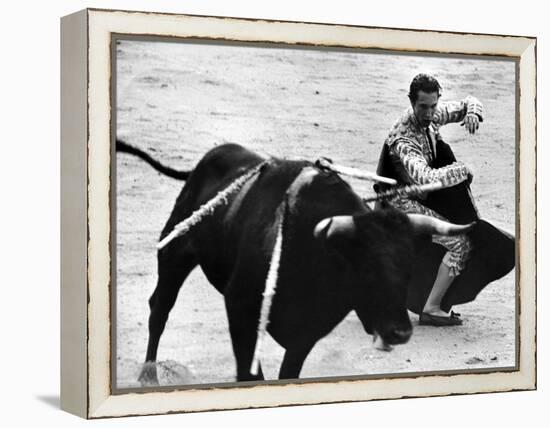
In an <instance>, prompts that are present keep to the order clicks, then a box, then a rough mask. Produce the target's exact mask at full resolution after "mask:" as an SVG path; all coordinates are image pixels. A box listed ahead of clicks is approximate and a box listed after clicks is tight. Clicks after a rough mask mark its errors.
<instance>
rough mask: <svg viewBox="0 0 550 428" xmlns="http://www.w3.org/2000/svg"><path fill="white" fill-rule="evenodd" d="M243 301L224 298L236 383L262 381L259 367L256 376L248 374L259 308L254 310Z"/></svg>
mask: <svg viewBox="0 0 550 428" xmlns="http://www.w3.org/2000/svg"><path fill="white" fill-rule="evenodd" d="M243 300H244V299H242V298H238V297H236V296H231V297H228V296H227V295H226V297H225V306H226V309H227V318H228V321H229V333H230V334H231V343H232V345H233V353H234V354H235V360H236V362H237V381H239V382H240V381H255V380H264V374H263V372H262V367H261V365H260V366H259V368H258V374H257V375H256V376H254V375H253V374H252V373H250V366H251V364H252V358H253V356H254V347H255V346H256V335H257V328H258V317H259V313H260V311H259V307H256V308H254V307H253V306H252V305H249V304H246V303H245V302H244V301H243Z"/></svg>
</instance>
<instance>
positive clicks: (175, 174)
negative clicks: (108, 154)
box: [116, 139, 190, 180]
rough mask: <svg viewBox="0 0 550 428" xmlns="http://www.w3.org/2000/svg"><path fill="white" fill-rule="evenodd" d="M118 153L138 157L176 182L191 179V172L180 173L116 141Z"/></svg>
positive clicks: (120, 141) (128, 145) (136, 149)
mask: <svg viewBox="0 0 550 428" xmlns="http://www.w3.org/2000/svg"><path fill="white" fill-rule="evenodd" d="M116 151H117V152H122V153H129V154H131V155H134V156H137V157H138V158H140V159H142V160H144V161H145V162H147V163H148V164H149V165H151V166H152V167H153V168H155V169H156V170H157V171H158V172H160V173H161V174H164V175H167V176H168V177H171V178H175V179H176V180H187V179H188V178H189V174H190V172H189V171H178V170H177V169H173V168H170V167H169V166H166V165H163V164H162V163H160V162H159V161H158V160H156V159H154V158H152V157H151V156H150V155H149V154H147V153H145V152H144V151H143V150H140V149H138V148H137V147H134V146H131V145H130V144H128V143H125V142H124V141H122V140H119V139H117V140H116Z"/></svg>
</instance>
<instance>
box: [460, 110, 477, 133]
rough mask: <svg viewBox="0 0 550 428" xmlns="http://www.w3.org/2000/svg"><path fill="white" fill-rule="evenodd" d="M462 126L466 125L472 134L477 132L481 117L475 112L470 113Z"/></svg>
mask: <svg viewBox="0 0 550 428" xmlns="http://www.w3.org/2000/svg"><path fill="white" fill-rule="evenodd" d="M460 126H465V127H466V129H467V130H468V132H469V133H470V134H475V132H476V131H477V130H478V129H479V117H478V116H477V114H475V113H468V114H467V115H466V117H465V118H464V120H463V121H462V123H461V124H460Z"/></svg>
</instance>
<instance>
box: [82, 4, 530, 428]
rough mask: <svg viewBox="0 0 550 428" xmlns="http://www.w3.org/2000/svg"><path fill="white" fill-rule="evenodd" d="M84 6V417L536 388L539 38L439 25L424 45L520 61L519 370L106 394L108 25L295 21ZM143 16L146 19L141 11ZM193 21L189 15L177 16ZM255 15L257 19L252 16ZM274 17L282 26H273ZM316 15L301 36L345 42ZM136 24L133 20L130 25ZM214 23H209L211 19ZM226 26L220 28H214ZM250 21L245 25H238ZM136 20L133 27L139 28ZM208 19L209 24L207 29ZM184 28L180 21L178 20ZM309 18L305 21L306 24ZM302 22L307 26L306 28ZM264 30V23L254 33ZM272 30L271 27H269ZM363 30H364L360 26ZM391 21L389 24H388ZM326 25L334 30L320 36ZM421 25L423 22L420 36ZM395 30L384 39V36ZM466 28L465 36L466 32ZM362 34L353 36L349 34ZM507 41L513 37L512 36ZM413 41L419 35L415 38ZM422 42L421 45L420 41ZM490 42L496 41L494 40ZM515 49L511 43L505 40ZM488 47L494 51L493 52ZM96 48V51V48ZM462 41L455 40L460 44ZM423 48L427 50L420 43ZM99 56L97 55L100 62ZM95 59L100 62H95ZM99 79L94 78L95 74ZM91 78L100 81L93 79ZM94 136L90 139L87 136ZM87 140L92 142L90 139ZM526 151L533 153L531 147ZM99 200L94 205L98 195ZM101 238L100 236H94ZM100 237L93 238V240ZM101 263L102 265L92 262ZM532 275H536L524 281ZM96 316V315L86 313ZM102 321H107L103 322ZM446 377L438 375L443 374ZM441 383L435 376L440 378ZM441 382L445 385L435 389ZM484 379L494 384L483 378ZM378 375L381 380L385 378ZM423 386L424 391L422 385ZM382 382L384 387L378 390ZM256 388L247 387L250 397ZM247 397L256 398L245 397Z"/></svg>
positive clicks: (176, 28) (202, 30)
mask: <svg viewBox="0 0 550 428" xmlns="http://www.w3.org/2000/svg"><path fill="white" fill-rule="evenodd" d="M88 13H89V14H90V15H91V16H90V25H91V28H90V33H89V34H90V39H91V40H90V46H91V48H90V52H89V56H90V64H91V65H90V94H89V95H90V99H89V101H90V111H89V116H90V127H91V128H93V131H91V133H90V147H89V148H90V149H91V150H90V152H89V156H90V157H89V160H90V162H89V175H90V188H89V193H88V194H89V198H90V213H89V214H90V218H89V220H90V222H89V227H90V238H91V239H90V241H91V242H90V244H91V245H90V248H89V250H90V272H89V281H90V305H89V307H88V316H89V318H88V320H89V322H90V324H91V325H94V326H95V328H94V329H91V330H90V332H89V333H90V346H89V355H88V356H89V364H90V373H91V375H90V384H89V394H90V410H89V411H90V414H89V416H90V417H93V418H98V417H109V416H126V415H138V414H143V415H145V414H159V413H172V412H186V411H205V410H218V409H235V408H251V407H272V406H278V405H295V404H316V403H329V402H340V401H363V400H373V399H391V398H402V397H410V396H415V397H417V396H435V395H450V394H463V393H478V392H497V391H510V390H526V389H534V388H536V361H535V355H536V311H535V301H536V288H535V283H536V277H535V266H536V254H535V234H534V232H535V231H536V226H535V225H536V213H535V186H536V182H535V173H534V171H535V167H536V153H535V148H536V139H535V138H536V136H535V135H534V129H535V125H536V111H535V105H534V100H535V96H536V81H535V79H536V56H535V52H536V39H534V38H523V37H513V38H510V37H508V36H483V35H476V36H471V35H470V36H468V35H464V34H457V35H453V34H452V33H445V34H444V37H443V36H441V33H435V34H437V35H440V36H441V37H443V38H444V39H445V40H443V45H442V46H441V47H440V50H437V49H436V48H435V47H434V44H433V43H434V40H433V39H434V37H433V35H432V36H431V39H430V44H429V47H430V49H429V50H428V51H430V52H444V53H450V52H453V53H459V52H457V49H458V46H464V43H467V44H466V45H467V46H468V49H464V47H462V48H461V49H462V52H460V53H465V54H474V55H491V54H494V55H503V56H510V57H515V58H518V59H519V70H520V93H521V98H520V113H521V114H520V120H521V125H520V133H519V134H520V153H521V154H522V155H521V156H520V157H519V175H520V177H523V178H522V179H521V182H520V183H519V190H520V198H519V207H520V210H521V218H520V228H519V232H520V236H521V237H522V238H521V239H520V242H519V246H520V248H521V251H520V257H519V262H520V266H521V271H520V274H519V278H520V282H521V283H522V284H526V285H525V286H523V287H521V288H520V326H521V336H520V337H521V341H520V350H519V355H520V370H519V371H517V372H514V373H490V374H468V375H456V376H437V375H436V376H428V377H421V378H412V379H411V378H408V379H388V380H361V381H336V382H317V383H307V384H299V385H297V384H291V385H284V386H282V385H271V386H264V385H258V386H255V387H253V390H254V391H253V394H251V392H252V391H250V387H236V388H213V389H209V390H205V389H202V390H201V389H197V390H188V391H173V392H155V393H129V394H123V395H117V396H112V395H110V386H109V376H110V371H109V358H110V353H109V345H110V336H109V331H110V325H109V322H108V319H109V318H108V317H109V296H108V290H109V281H110V278H109V272H110V269H109V256H108V247H109V218H110V214H109V213H108V207H109V204H108V197H109V168H108V165H109V158H110V149H109V144H110V143H109V142H110V135H109V131H110V123H109V117H108V112H109V108H110V106H109V101H110V94H109V88H108V81H109V77H110V74H109V73H110V65H109V52H110V46H109V43H110V34H111V33H124V34H144V33H142V32H141V29H142V28H147V34H149V35H163V36H172V37H193V36H196V37H204V38H207V37H208V34H210V35H211V36H213V37H214V38H216V39H227V40H239V41H264V42H267V41H276V42H281V43H290V44H296V43H298V42H299V41H300V40H302V39H300V36H299V35H298V34H301V33H300V27H303V25H302V24H299V23H284V22H268V21H252V20H250V21H242V20H238V19H237V20H234V19H233V20H229V19H223V20H222V21H220V19H221V18H209V17H189V16H185V15H163V14H153V13H147V14H140V13H131V12H109V11H97V10H91V11H88ZM144 19H145V20H146V21H155V22H156V24H158V25H157V26H155V25H153V24H154V23H152V22H148V25H146V26H143V22H144V21H143V20H144ZM232 23H233V24H238V28H235V29H234V30H235V32H232V31H231V26H232V25H231V24H232ZM182 24H190V25H182ZM258 25H259V26H258ZM278 25H282V26H284V31H281V30H282V29H283V28H279V29H277V28H276V27H277V26H278ZM307 25H313V26H314V27H315V31H314V32H313V33H315V34H316V36H313V38H312V34H311V33H310V32H308V34H307V36H306V37H305V41H304V43H306V44H315V43H314V42H315V37H318V38H319V31H321V32H323V29H324V31H325V37H321V38H319V39H318V44H321V45H329V46H347V45H348V44H346V43H345V42H344V41H343V39H342V38H344V39H345V36H344V33H346V31H345V30H346V27H345V26H338V28H337V29H336V33H337V34H333V33H332V32H333V31H334V30H335V27H334V26H325V27H324V26H323V25H321V24H307ZM132 26H135V27H134V30H132ZM212 26H213V27H214V28H213V29H212ZM220 26H221V27H223V28H220ZM243 26H244V27H247V26H248V28H243ZM264 26H266V28H267V27H269V30H268V31H266V34H268V35H267V36H266V35H263V36H262V37H264V38H263V39H262V40H259V37H258V34H263V33H262V32H261V30H260V29H261V28H262V27H264ZM136 28H137V30H136ZM208 28H210V29H211V30H209V29H208ZM292 28H293V29H294V30H296V32H297V33H298V34H295V33H293V32H292V31H291V32H290V33H291V35H290V37H289V38H288V39H287V40H286V41H283V40H282V39H281V33H282V32H284V33H285V35H286V36H289V29H292ZM182 29H183V30H182ZM310 29H311V27H308V30H310ZM302 30H303V28H302ZM349 30H350V32H351V33H354V34H352V37H360V38H361V39H360V41H359V42H358V43H354V44H353V46H358V47H370V48H380V49H397V50H400V48H399V47H398V46H399V43H400V42H399V40H401V41H403V38H406V39H407V40H406V41H405V42H404V43H405V44H406V46H405V48H404V49H405V50H410V49H411V48H412V45H411V44H410V43H411V33H416V32H415V31H412V30H384V29H375V30H373V29H369V28H360V27H350V28H349ZM258 31H260V33H258ZM273 31H275V33H273ZM362 31H364V33H363V32H362ZM372 31H379V32H383V33H384V36H385V37H386V39H385V40H384V42H383V43H381V42H380V40H379V38H376V37H374V39H372V38H369V37H367V36H370V37H372V36H373V34H374V33H372ZM387 31H390V32H389V33H388V32H387ZM328 33H331V34H332V36H331V37H328V38H327V37H326V35H327V34H328ZM425 33H430V32H421V35H422V37H421V38H420V40H426V39H425V38H424V35H425ZM388 35H391V37H390V39H392V41H390V42H389V43H388V40H387V36H388ZM453 37H457V38H459V39H460V40H459V41H458V40H457V41H456V42H453V43H451V44H449V43H448V42H449V38H451V39H452V38H453ZM464 37H466V39H465V38H464ZM355 40H358V39H355ZM511 40H512V41H513V43H511V44H510V41H511ZM476 41H477V42H479V43H480V44H481V46H478V47H477V48H474V47H473V46H474V45H475V44H476ZM415 43H418V40H417V41H416V42H415ZM422 46H424V45H422ZM495 46H496V48H495ZM510 46H511V49H509V50H507V49H506V47H509V48H510ZM491 47H492V48H494V52H493V53H490V51H491ZM96 50H97V52H95V51H96ZM458 50H460V49H458ZM424 51H425V50H424ZM96 61H97V64H96ZM95 65H97V69H94V66H95ZM96 79H97V80H96ZM96 85H97V86H96ZM92 142H93V144H92ZM92 146H93V149H92ZM531 151H532V152H533V153H531ZM96 202H97V203H98V204H99V205H96ZM96 238H97V241H96ZM96 244H97V245H96ZM96 268H99V270H96ZM529 284H532V286H531V285H529ZM92 320H93V321H94V322H93V323H92ZM102 323H103V324H105V323H106V324H107V325H102ZM441 381H443V382H441ZM438 383H439V384H440V385H439V386H437V384H438ZM441 384H445V386H446V389H441ZM488 384H490V385H491V386H490V387H487V385H488ZM381 385H383V386H381ZM281 388H282V389H284V395H285V398H284V399H281V398H280V396H281V394H280V392H283V390H282V389H281ZM419 388H420V390H422V393H419ZM381 390H383V393H380V391H381ZM252 395H253V397H251V396H252ZM251 398H252V399H251Z"/></svg>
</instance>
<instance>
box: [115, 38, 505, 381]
mask: <svg viewBox="0 0 550 428" xmlns="http://www.w3.org/2000/svg"><path fill="white" fill-rule="evenodd" d="M117 54H118V65H117V79H118V80H117V91H118V93H117V105H118V109H117V114H118V119H117V130H118V131H117V132H118V135H119V136H121V137H123V138H125V139H126V140H127V141H128V142H130V143H131V144H134V145H136V146H138V147H141V148H143V149H145V150H147V151H149V152H150V153H151V154H153V155H154V156H155V157H157V158H159V159H160V160H162V161H163V162H164V163H166V164H168V165H171V166H173V167H176V168H179V169H191V168H192V167H193V166H194V165H195V164H196V162H197V161H198V160H199V159H200V158H201V156H202V155H203V154H204V153H205V152H206V151H207V150H208V149H210V148H212V147H214V146H215V145H218V144H221V143H224V142H229V141H231V142H238V143H240V144H242V145H244V146H246V147H249V148H251V149H254V150H257V151H260V152H262V153H266V154H272V155H276V156H280V157H291V156H298V157H302V158H306V159H309V160H315V159H316V158H317V157H319V156H327V157H330V158H332V159H333V160H334V161H335V162H338V163H342V164H344V165H349V166H355V167H360V168H363V169H366V170H374V169H375V167H376V163H377V160H378V154H379V151H380V147H381V144H382V142H383V140H384V138H385V136H386V133H387V131H388V130H389V128H390V127H391V125H392V123H393V121H394V120H395V119H396V118H397V117H398V115H399V114H400V113H401V112H402V111H403V110H404V109H405V108H406V107H407V104H408V101H407V98H406V94H407V90H408V83H409V82H410V80H411V79H412V77H413V76H414V75H415V74H417V73H418V72H432V73H434V74H435V75H436V76H437V77H438V78H439V80H440V83H441V84H442V85H443V88H444V92H443V99H444V100H445V99H460V98H462V97H464V96H466V95H468V94H472V95H475V96H477V97H478V98H480V99H481V100H482V102H483V103H484V105H485V107H486V111H487V114H486V120H485V123H483V124H482V125H481V129H480V132H479V133H478V134H477V135H475V136H469V135H468V134H467V133H466V132H465V130H464V129H463V128H461V127H460V126H458V125H449V126H447V127H445V128H443V130H442V134H443V137H444V138H445V139H446V140H447V141H448V142H450V143H451V144H452V146H453V148H454V150H455V153H456V154H457V157H458V158H459V159H461V160H463V161H464V162H466V163H467V164H468V165H469V166H470V167H471V168H472V169H473V171H474V174H475V178H474V182H473V184H472V190H473V194H474V197H475V199H476V201H477V204H478V208H479V210H480V212H481V214H482V217H483V218H485V219H487V220H490V221H492V222H495V223H496V224H498V225H500V226H503V227H505V228H506V229H507V230H509V231H513V230H514V222H515V205H514V201H515V190H514V189H515V187H514V157H515V150H514V141H515V128H514V114H515V103H514V80H515V74H514V73H515V67H514V64H513V63H511V62H503V61H486V60H479V59H467V58H460V59H457V58H454V59H449V58H438V57H415V56H411V55H401V56H397V55H382V54H374V53H371V54H365V53H358V52H353V51H345V52H343V51H328V50H324V51H319V50H311V49H310V50H300V49H285V50H281V49H274V48H268V47H264V48H257V47H254V48H252V47H244V46H238V47H237V46H231V47H228V46H225V47H223V46H219V45H212V44H195V45H192V44H184V45H182V44H177V43H160V42H134V41H131V42H130V41H123V42H121V43H120V44H119V45H118V46H117ZM116 167H117V200H116V205H117V235H116V244H117V245H116V251H117V254H116V257H117V286H116V299H117V311H116V316H117V323H116V330H117V331H116V340H117V346H116V369H117V386H118V387H119V388H123V387H133V386H138V384H137V376H138V373H139V370H140V366H141V363H142V361H143V359H144V357H145V349H146V345H147V335H148V333H147V318H148V314H149V310H148V306H147V300H148V298H149V296H150V294H151V293H152V292H153V289H154V287H155V284H156V250H155V244H156V242H157V239H158V236H159V234H160V231H161V229H162V227H163V225H164V222H165V221H166V219H167V218H168V215H169V213H170V211H171V208H172V205H173V203H174V201H175V198H176V196H177V195H178V193H179V191H180V190H181V185H182V183H181V182H178V181H175V180H172V179H170V178H167V177H164V176H161V175H160V174H158V173H157V172H156V171H154V170H152V169H151V168H150V167H149V166H147V165H146V164H145V163H143V162H140V161H139V160H137V159H134V158H132V157H129V156H126V155H119V156H118V157H117V165H116ZM351 183H352V185H353V186H354V188H355V189H356V190H357V192H358V193H360V194H363V195H368V194H369V193H370V184H368V183H365V182H361V181H355V180H352V181H351ZM455 310H458V312H461V314H462V316H463V318H465V323H464V325H463V326H461V327H457V328H442V329H437V328H434V327H424V326H418V320H417V316H415V315H412V316H411V319H412V321H413V325H414V334H413V337H412V338H411V340H410V342H409V343H408V344H407V345H404V346H399V347H396V348H395V350H394V351H393V352H391V353H386V352H381V351H376V350H375V349H374V348H373V346H372V338H371V336H368V335H367V334H366V333H365V332H364V330H363V328H362V327H361V325H360V323H359V321H358V319H357V317H356V316H355V314H353V313H352V314H350V315H349V316H348V317H347V318H346V319H345V320H344V321H343V322H342V323H341V324H340V325H338V326H337V327H336V328H335V329H334V330H333V332H332V333H331V334H329V335H328V336H327V337H325V338H324V339H322V340H321V341H319V342H318V343H317V345H316V346H315V348H314V349H313V351H312V352H311V354H310V355H309V357H308V358H307V360H306V362H305V364H304V368H303V370H302V374H301V377H303V378H311V377H329V376H344V375H365V374H387V373H409V372H427V371H441V370H445V371H447V370H461V369H478V368H483V369H485V368H490V369H497V368H503V367H510V366H513V365H514V364H515V271H512V272H511V273H510V274H509V275H507V276H506V277H505V278H503V279H501V280H499V281H496V282H494V283H492V284H490V285H489V286H488V287H487V288H486V289H485V290H484V291H483V292H482V293H481V294H480V295H479V297H478V298H477V300H476V301H475V302H472V303H469V304H467V305H463V306H461V307H457V308H455ZM282 356H283V349H282V348H280V347H279V346H278V345H277V344H276V343H275V342H274V341H273V340H271V339H269V341H268V342H267V344H266V346H265V348H264V355H263V359H262V365H263V367H264V373H265V375H266V378H267V379H275V378H276V376H277V372H278V368H279V364H280V362H281V359H282ZM159 361H161V363H160V369H159V372H160V376H161V383H162V384H190V383H191V384H195V383H220V382H232V381H234V378H235V368H234V359H233V354H232V350H231V343H230V339H229V333H228V328H227V319H226V315H225V309H224V305H223V299H222V296H221V295H220V294H218V293H217V292H216V291H215V290H214V288H213V287H211V286H210V285H209V283H208V282H207V280H206V279H205V277H204V276H203V274H202V272H201V271H200V269H196V270H195V271H194V272H193V273H192V274H191V275H190V277H189V278H188V279H187V281H186V282H185V284H184V286H183V288H182V290H181V291H180V294H179V297H178V301H177V302H176V306H175V307H174V309H173V311H172V312H171V314H170V319H169V321H168V324H167V326H166V330H165V333H164V335H163V337H162V339H161V343H160V347H159Z"/></svg>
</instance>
